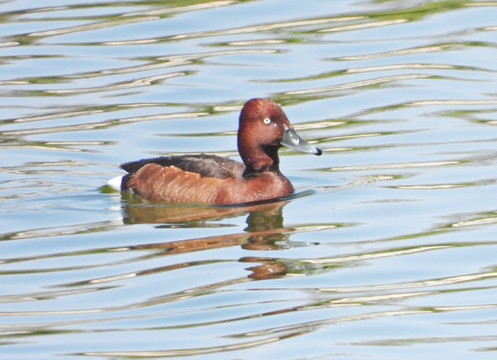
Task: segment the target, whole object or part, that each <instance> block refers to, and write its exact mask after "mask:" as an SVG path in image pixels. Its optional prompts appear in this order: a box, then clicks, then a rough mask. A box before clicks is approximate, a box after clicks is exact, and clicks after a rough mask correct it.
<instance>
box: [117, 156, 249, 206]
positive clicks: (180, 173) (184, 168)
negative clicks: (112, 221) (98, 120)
mask: <svg viewBox="0 0 497 360" xmlns="http://www.w3.org/2000/svg"><path fill="white" fill-rule="evenodd" d="M121 168H122V169H124V170H126V171H127V172H128V174H127V175H125V176H124V177H123V179H122V183H121V189H122V190H133V191H134V192H135V193H138V194H140V195H142V196H143V197H145V198H148V199H151V200H162V201H171V202H203V203H211V202H213V201H214V200H211V199H210V198H211V197H213V196H214V195H215V193H216V192H217V191H218V190H219V188H221V187H222V186H223V183H224V181H225V180H226V179H237V178H241V177H242V174H243V171H244V170H245V166H244V165H243V164H242V163H240V162H238V161H234V160H231V159H229V158H226V157H221V156H216V155H206V154H199V155H181V156H167V157H158V158H151V159H142V160H138V161H133V162H128V163H124V164H122V165H121Z"/></svg>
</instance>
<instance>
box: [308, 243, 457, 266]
mask: <svg viewBox="0 0 497 360" xmlns="http://www.w3.org/2000/svg"><path fill="white" fill-rule="evenodd" d="M450 247H451V246H448V245H436V246H423V247H418V248H414V249H404V250H396V251H385V252H380V253H375V254H363V255H351V256H343V257H337V258H324V259H323V258H322V259H304V260H301V261H302V262H303V263H309V264H333V263H344V262H352V261H362V260H371V259H379V258H384V257H392V256H399V255H408V254H415V253H418V252H424V251H430V250H438V249H447V248H450Z"/></svg>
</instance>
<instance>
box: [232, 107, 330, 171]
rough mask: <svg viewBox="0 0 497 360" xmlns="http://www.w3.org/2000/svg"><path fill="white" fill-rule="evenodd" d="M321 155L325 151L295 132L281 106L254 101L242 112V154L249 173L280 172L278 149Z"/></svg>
mask: <svg viewBox="0 0 497 360" xmlns="http://www.w3.org/2000/svg"><path fill="white" fill-rule="evenodd" d="M282 145H284V146H288V147H291V148H293V149H295V150H299V151H302V152H308V153H312V154H316V155H321V150H320V149H318V148H316V147H314V146H313V145H311V144H309V143H308V142H306V141H305V140H304V139H302V138H301V137H300V136H299V135H298V134H297V133H296V132H295V130H293V126H292V125H291V124H290V122H289V121H288V118H287V117H286V115H285V113H284V112H283V110H282V109H281V107H280V106H279V105H278V104H276V103H275V102H274V101H271V100H268V99H258V98H256V99H251V100H249V101H247V102H246V103H245V105H244V106H243V108H242V112H241V113H240V124H239V128H238V151H239V152H240V156H241V157H242V160H243V162H244V164H245V167H246V171H245V174H246V175H247V174H251V173H257V172H262V171H266V170H278V164H279V158H278V149H279V148H280V147H281V146H282Z"/></svg>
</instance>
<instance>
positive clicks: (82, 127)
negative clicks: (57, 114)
mask: <svg viewBox="0 0 497 360" xmlns="http://www.w3.org/2000/svg"><path fill="white" fill-rule="evenodd" d="M205 115H209V113H207V112H186V113H174V114H159V115H148V116H136V117H131V118H124V119H113V120H108V121H101V122H96V123H85V124H75V125H65V126H53V127H46V128H40V129H25V130H11V131H2V135H33V134H47V133H48V134H50V133H56V132H65V131H78V130H92V129H97V128H100V127H106V126H110V125H116V124H124V123H129V122H138V121H149V120H168V119H183V118H193V117H200V116H205Z"/></svg>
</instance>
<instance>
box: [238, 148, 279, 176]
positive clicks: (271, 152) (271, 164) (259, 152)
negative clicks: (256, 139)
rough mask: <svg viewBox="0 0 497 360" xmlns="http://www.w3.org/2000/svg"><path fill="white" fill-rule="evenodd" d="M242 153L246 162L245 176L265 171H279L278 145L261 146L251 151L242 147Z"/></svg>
mask: <svg viewBox="0 0 497 360" xmlns="http://www.w3.org/2000/svg"><path fill="white" fill-rule="evenodd" d="M240 155H241V157H242V160H243V163H244V164H245V171H244V172H243V176H250V175H253V174H257V173H261V172H264V171H279V163H280V160H279V158H278V148H277V147H274V146H265V147H260V146H259V147H257V148H252V149H250V151H243V150H242V149H240Z"/></svg>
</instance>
